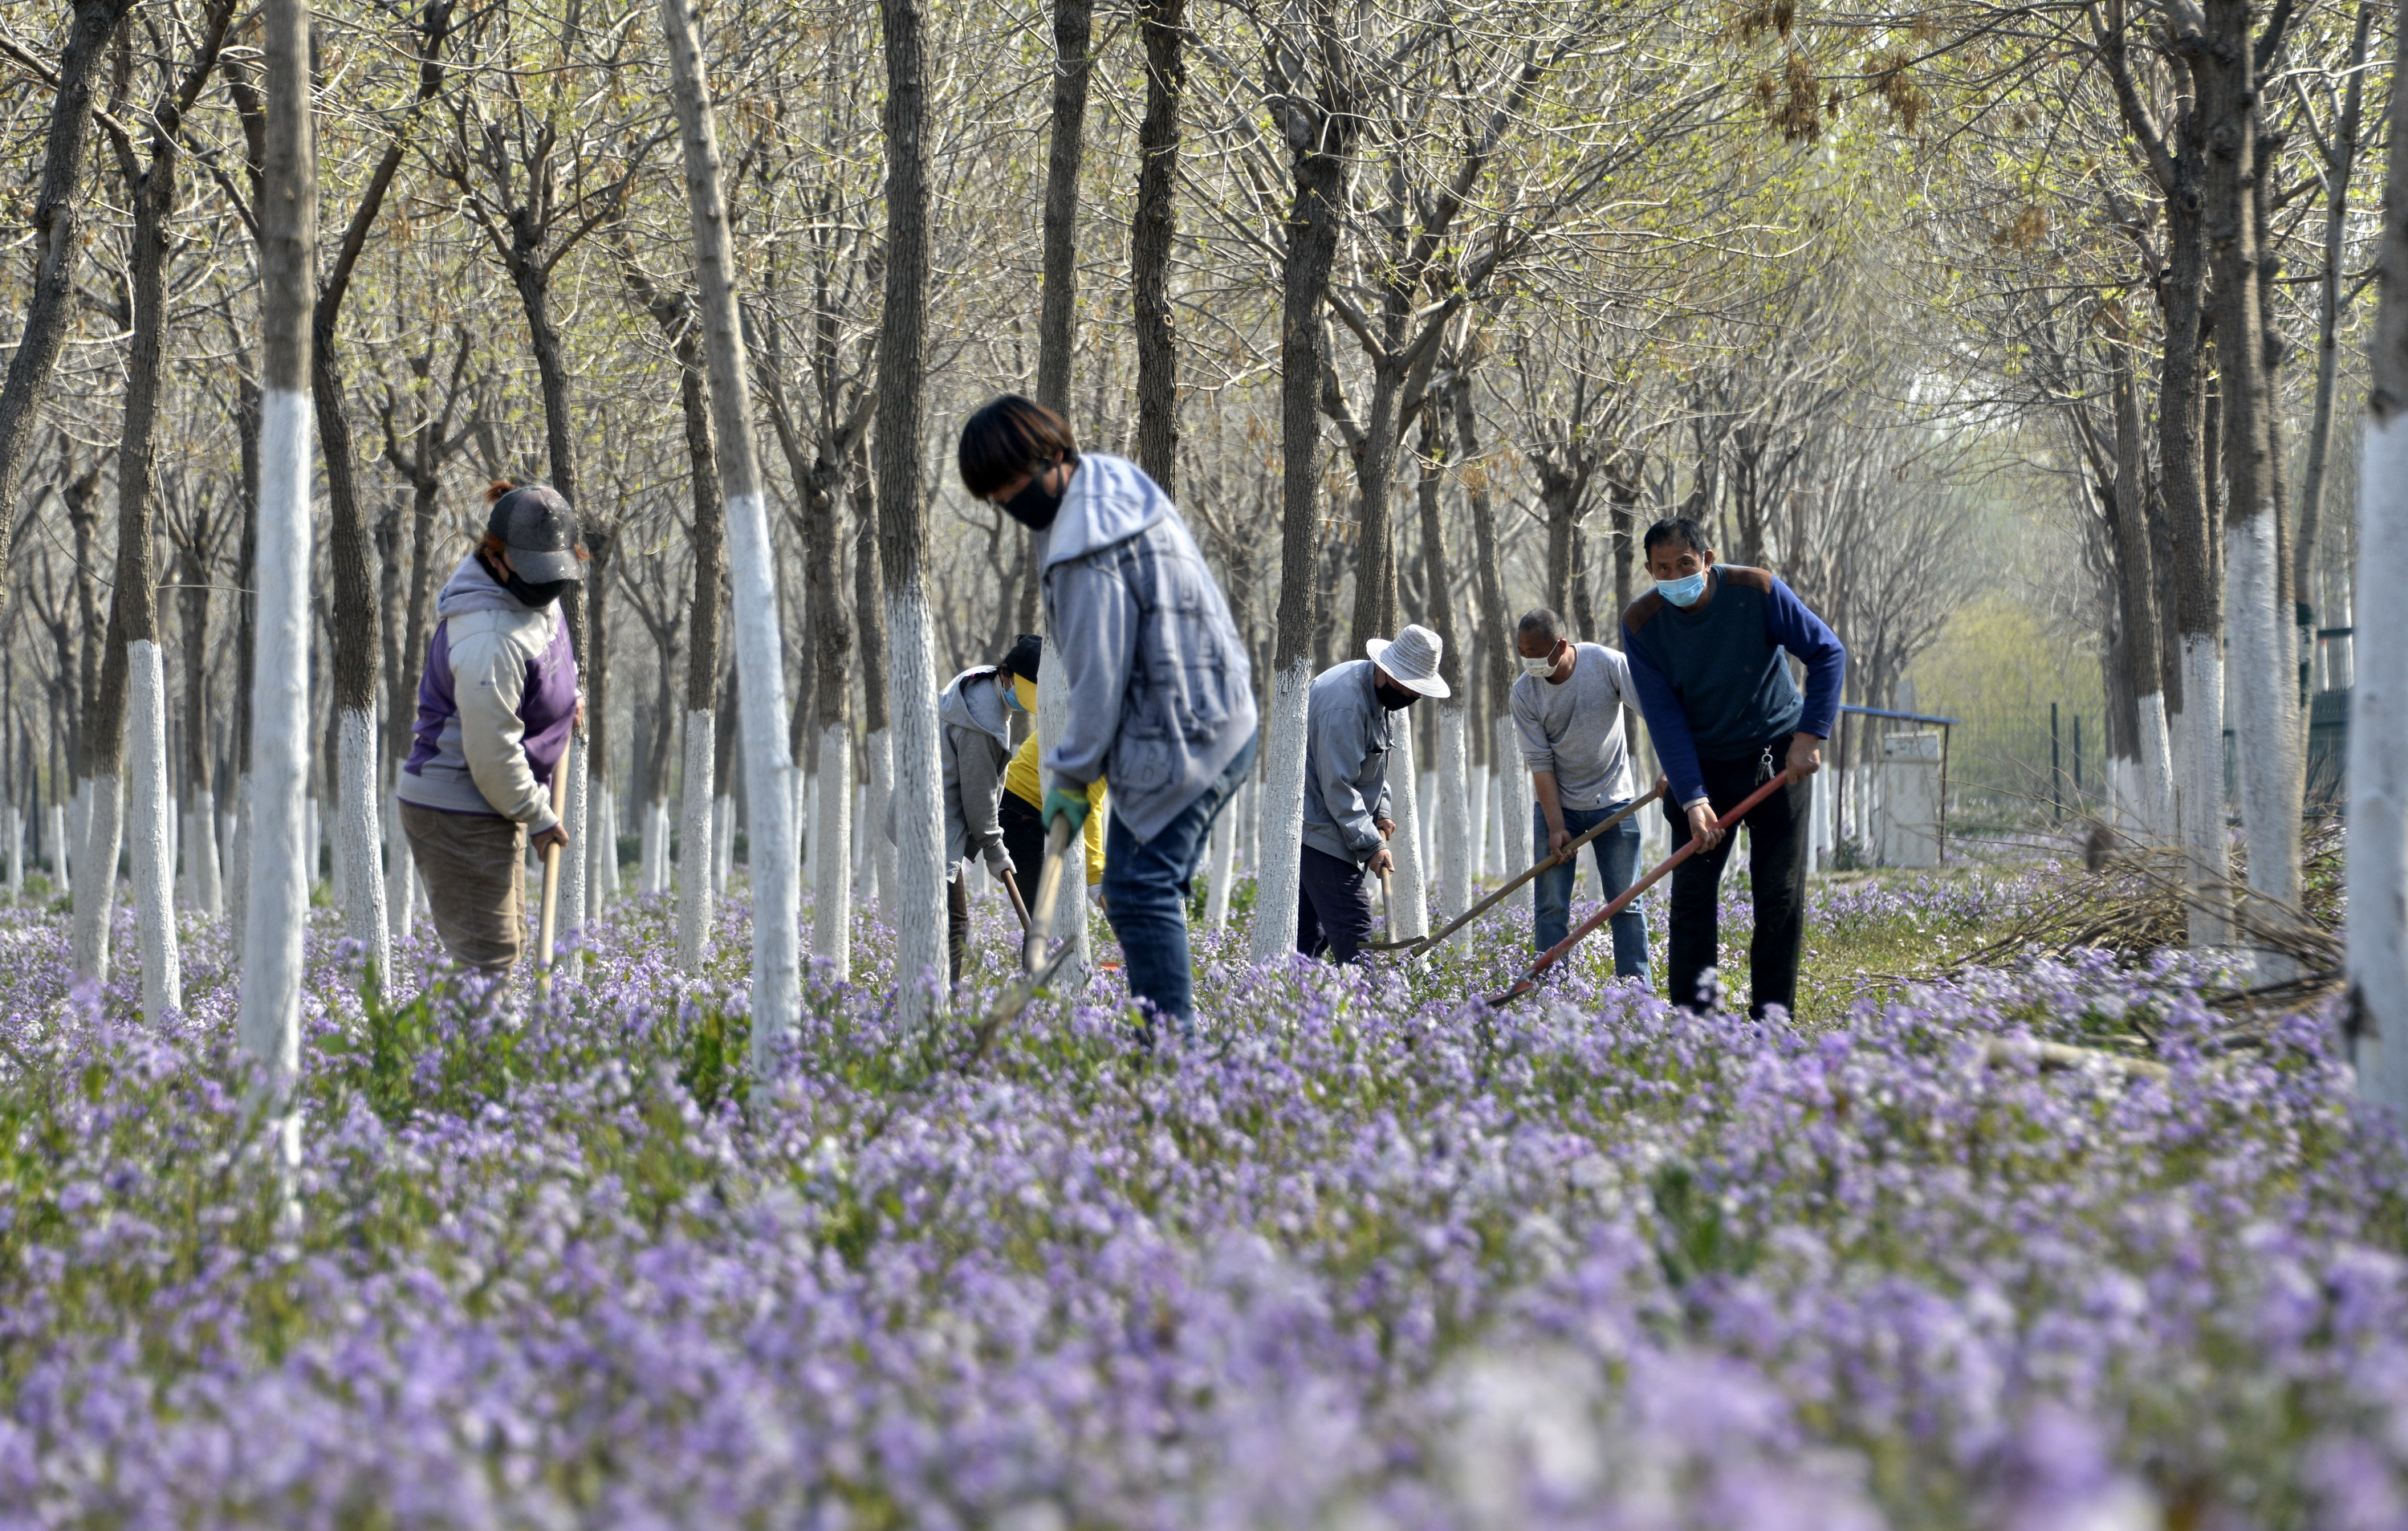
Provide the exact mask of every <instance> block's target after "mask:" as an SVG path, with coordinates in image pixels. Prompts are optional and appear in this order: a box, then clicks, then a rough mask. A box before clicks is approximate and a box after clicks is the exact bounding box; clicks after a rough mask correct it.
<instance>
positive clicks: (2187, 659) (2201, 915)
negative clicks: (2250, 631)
mask: <svg viewBox="0 0 2408 1531" xmlns="http://www.w3.org/2000/svg"><path fill="white" fill-rule="evenodd" d="M2182 665H2183V713H2182V729H2183V735H2184V737H2183V739H2182V741H2181V743H2182V744H2183V755H2184V758H2183V759H2182V760H2181V761H2180V762H2179V763H2180V766H2181V773H2180V774H2179V775H2178V776H2177V778H2176V787H2177V789H2178V791H2179V793H2180V810H2179V811H2180V814H2181V817H2182V844H2183V856H2184V859H2185V860H2186V862H2187V863H2188V874H2189V878H2190V910H2189V916H2190V944H2191V946H2193V947H2194V948H2205V947H2210V946H2226V945H2228V944H2229V943H2230V941H2231V940H2232V922H2231V916H2230V913H2229V904H2228V903H2227V902H2226V900H2227V898H2228V894H2227V892H2226V890H2225V880H2226V878H2228V877H2229V875H2230V874H2231V870H2232V863H2231V859H2230V857H2229V850H2228V846H2227V842H2226V835H2225V827H2224V657H2223V656H2222V655H2221V654H2220V653H2218V652H2217V646H2216V642H2215V639H2214V636H2213V635H2211V634H2203V633H2185V634H2184V635H2183V638H2182Z"/></svg>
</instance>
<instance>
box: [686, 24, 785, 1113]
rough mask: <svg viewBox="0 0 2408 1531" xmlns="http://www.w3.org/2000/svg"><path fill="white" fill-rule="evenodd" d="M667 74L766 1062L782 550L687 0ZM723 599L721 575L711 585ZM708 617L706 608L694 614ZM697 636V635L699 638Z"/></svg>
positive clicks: (778, 851)
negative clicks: (738, 739) (714, 504)
mask: <svg viewBox="0 0 2408 1531" xmlns="http://www.w3.org/2000/svg"><path fill="white" fill-rule="evenodd" d="M661 16H662V24H663V26H664V28H665V29H666V30H667V34H668V39H669V66H670V78H671V81H672V85H673V87H674V94H675V95H676V97H677V106H678V120H679V125H680V126H681V129H682V131H683V137H684V140H685V170H686V210H687V214H688V219H689V222H690V223H691V224H692V225H693V228H694V248H695V262H694V264H695V286H696V290H697V298H698V302H697V307H698V308H699V310H700V311H701V317H702V328H703V335H704V339H705V343H706V351H707V354H708V356H709V359H710V407H711V412H712V424H713V426H714V433H715V435H716V437H717V451H716V454H715V455H716V460H717V462H718V464H719V477H720V481H721V483H722V484H723V485H724V487H725V490H726V496H727V498H726V509H725V520H726V528H727V535H728V537H729V538H730V539H731V540H732V542H733V543H734V548H733V552H734V560H735V574H736V580H737V596H738V599H737V600H736V603H735V605H736V622H737V634H736V658H737V666H738V674H739V676H740V677H741V680H740V685H739V687H738V696H739V698H740V702H739V705H740V707H741V716H742V720H743V729H744V752H745V758H746V761H747V763H748V766H749V770H748V773H747V775H748V779H749V780H750V781H751V782H752V783H753V794H752V803H751V809H752V830H753V832H752V841H753V1042H752V1047H753V1072H754V1075H755V1076H756V1077H758V1076H764V1075H766V1074H767V1071H768V1068H769V1066H770V1064H771V1062H772V1061H773V1059H774V1056H775V1048H776V1047H778V1046H780V1045H781V1044H782V1043H784V1042H785V1041H786V1040H787V1039H788V1038H789V1037H791V1036H792V1035H793V1033H794V1031H795V1028H796V1024H797V1022H798V1020H799V1018H800V1016H799V1011H800V1006H801V970H800V967H799V953H798V952H797V950H796V922H797V917H798V914H799V911H798V909H797V908H796V888H795V880H796V866H795V854H796V852H795V824H794V818H793V816H792V804H793V801H794V794H793V793H792V791H791V790H789V788H788V787H787V777H788V775H789V773H791V772H792V771H793V769H794V760H793V758H792V756H790V755H789V754H788V753H787V749H786V733H785V727H786V667H785V656H784V652H783V645H782V642H781V637H780V623H779V616H778V588H777V581H776V556H775V551H774V549H773V548H772V547H771V545H770V542H769V516H768V508H767V502H766V501H765V500H764V499H763V498H762V491H761V471H760V465H759V463H758V462H757V460H756V459H755V456H754V452H753V390H752V383H751V379H750V371H749V369H748V368H747V366H746V362H745V352H744V332H743V327H742V324H741V321H740V320H739V319H738V314H737V309H736V259H735V253H734V251H733V250H732V248H731V235H730V232H729V228H728V222H727V209H726V197H725V194H724V189H723V179H722V175H721V171H720V159H719V142H718V127H717V124H716V121H715V119H714V116H713V110H712V107H711V102H710V83H709V79H708V78H707V76H706V74H705V72H704V68H703V60H702V49H701V44H700V42H699V40H698V39H697V37H696V36H695V28H694V22H693V16H692V12H690V11H689V10H688V9H687V8H686V4H685V0H662V6H661ZM712 599H714V600H716V599H717V585H716V582H715V581H714V583H713V586H712ZM696 619H697V620H699V619H700V614H699V613H697V614H696ZM695 646H696V647H699V646H700V645H699V644H697V645H695Z"/></svg>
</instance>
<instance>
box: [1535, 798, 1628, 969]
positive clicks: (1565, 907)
mask: <svg viewBox="0 0 2408 1531" xmlns="http://www.w3.org/2000/svg"><path fill="white" fill-rule="evenodd" d="M1623 806H1624V805H1623V804H1622V803H1619V802H1610V803H1607V804H1606V805H1605V806H1604V807H1602V808H1567V809H1565V810H1564V828H1565V829H1566V830H1570V832H1571V836H1572V838H1573V839H1575V840H1577V839H1579V838H1580V837H1581V836H1582V835H1584V834H1585V833H1587V832H1588V831H1589V830H1592V829H1595V828H1596V827H1597V826H1598V825H1599V824H1602V823H1604V822H1605V821H1606V820H1607V819H1609V818H1612V817H1613V815H1614V813H1615V811H1616V810H1618V809H1620V808H1621V807H1623ZM1588 848H1589V851H1590V853H1591V854H1593V855H1594V856H1596V858H1597V884H1598V889H1599V890H1600V891H1602V892H1603V893H1604V894H1605V896H1606V897H1607V898H1608V899H1611V898H1613V896H1614V895H1615V894H1617V893H1619V892H1621V891H1622V890H1623V889H1624V888H1628V887H1629V886H1630V883H1631V879H1632V878H1634V877H1636V876H1637V875H1638V874H1639V816H1638V815H1637V814H1633V815H1631V816H1629V817H1628V818H1626V819H1624V820H1623V821H1622V822H1621V823H1619V824H1617V825H1615V826H1614V827H1613V829H1610V830H1606V831H1605V832H1604V833H1603V834H1601V835H1598V837H1597V838H1596V839H1594V840H1592V841H1590V842H1589V843H1588ZM1546 856H1547V811H1546V810H1545V809H1543V808H1541V807H1539V806H1538V805H1537V804H1535V803H1533V804H1532V805H1531V807H1530V859H1532V860H1534V861H1541V860H1544V859H1546ZM1578 859H1579V858H1577V857H1575V858H1573V859H1572V860H1569V861H1566V862H1565V863H1564V864H1563V865H1561V866H1551V867H1549V868H1548V869H1547V870H1546V871H1544V872H1541V873H1540V874H1539V878H1538V897H1537V905H1538V907H1537V910H1536V917H1535V919H1534V920H1533V933H1534V935H1535V936H1536V938H1537V940H1538V944H1539V950H1541V951H1546V950H1548V949H1550V948H1551V947H1553V946H1555V943H1556V942H1558V941H1561V940H1562V939H1563V938H1564V937H1565V936H1567V935H1570V933H1571V929H1572V877H1573V875H1574V874H1575V873H1577V872H1578V871H1579V868H1578V866H1577V865H1575V862H1577V861H1578ZM1613 975H1614V976H1615V977H1617V978H1641V979H1643V978H1645V977H1646V976H1647V917H1646V915H1644V914H1643V913H1641V911H1640V908H1639V901H1638V900H1637V899H1633V900H1631V901H1630V906H1629V907H1628V908H1627V909H1625V910H1623V911H1622V913H1620V914H1618V915H1616V916H1614V917H1613Z"/></svg>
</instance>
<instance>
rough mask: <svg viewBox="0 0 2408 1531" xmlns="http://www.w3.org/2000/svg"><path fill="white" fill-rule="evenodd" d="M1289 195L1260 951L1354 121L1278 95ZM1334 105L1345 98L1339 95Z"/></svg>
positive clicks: (1313, 533)
mask: <svg viewBox="0 0 2408 1531" xmlns="http://www.w3.org/2000/svg"><path fill="white" fill-rule="evenodd" d="M1311 8H1312V30H1313V32H1314V34H1315V36H1314V39H1313V40H1314V43H1315V44H1316V51H1326V50H1328V49H1333V48H1335V47H1337V46H1339V45H1338V44H1337V42H1336V39H1335V37H1334V36H1333V34H1332V32H1331V19H1330V17H1329V15H1328V6H1327V4H1326V0H1315V4H1313V6H1312V7H1311ZM1284 105H1286V106H1287V107H1288V109H1289V114H1290V115H1291V116H1292V117H1294V118H1297V119H1298V120H1300V122H1301V124H1302V125H1301V126H1300V127H1291V128H1290V129H1289V134H1290V137H1289V146H1290V148H1291V150H1292V151H1293V152H1294V156H1295V160H1294V165H1295V174H1296V195H1295V199H1294V201H1293V202H1292V203H1291V204H1290V207H1289V211H1288V218H1287V250H1286V253H1285V254H1284V256H1283V259H1282V261H1281V263H1280V289H1281V291H1280V455H1281V466H1280V603H1279V619H1278V624H1279V625H1278V636H1277V638H1276V640H1275V644H1276V646H1275V648H1274V650H1273V661H1272V662H1273V666H1274V670H1273V675H1272V680H1271V707H1270V726H1269V729H1268V730H1267V737H1266V739H1265V741H1264V744H1265V747H1264V750H1263V752H1262V758H1263V762H1264V764H1263V794H1262V831H1261V832H1262V859H1261V862H1260V863H1259V865H1258V866H1257V867H1256V869H1255V874H1254V877H1255V882H1254V890H1255V891H1254V936H1253V940H1252V942H1251V943H1250V945H1249V955H1250V956H1251V957H1252V959H1253V960H1255V961H1258V962H1259V961H1265V960H1269V959H1272V958H1275V957H1278V956H1280V955H1282V954H1283V953H1284V952H1286V951H1289V950H1291V949H1292V948H1293V947H1294V946H1295V944H1296V908H1297V876H1298V874H1299V872H1300V871H1301V868H1302V863H1303V852H1304V839H1303V835H1304V743H1305V739H1304V725H1305V711H1306V704H1307V701H1308V697H1307V693H1308V691H1309V690H1310V688H1311V686H1312V642H1313V630H1314V628H1315V627H1316V625H1317V618H1318V617H1319V615H1320V614H1319V612H1318V611H1317V610H1316V609H1315V608H1316V607H1317V605H1318V604H1319V602H1318V601H1317V600H1316V599H1315V597H1316V595H1317V594H1318V591H1317V580H1318V576H1319V573H1320V571H1319V569H1318V567H1317V564H1318V561H1319V560H1318V558H1317V555H1318V553H1319V551H1320V545H1321V542H1322V528H1321V483H1320V480H1321V472H1320V469H1321V462H1320V457H1321V400H1320V394H1321V374H1322V369H1323V368H1325V367H1326V366H1327V365H1328V358H1327V356H1326V354H1325V351H1326V338H1325V336H1324V333H1323V330H1322V323H1321V312H1322V307H1323V305H1324V303H1325V302H1326V300H1327V298H1328V296H1329V272H1330V267H1331V266H1332V265H1333V264H1334V262H1335V261H1336V258H1337V253H1338V234H1339V224H1340V219H1341V217H1342V216H1343V213H1344V209H1345V207H1346V197H1347V184H1346V182H1347V163H1348V158H1349V156H1350V155H1351V154H1352V152H1353V150H1354V142H1355V131H1356V128H1355V118H1354V117H1353V116H1352V115H1351V114H1350V113H1346V112H1344V111H1342V110H1341V111H1339V112H1336V113H1331V114H1328V115H1327V116H1326V118H1324V119H1322V120H1320V121H1314V120H1313V118H1314V113H1313V111H1312V109H1310V108H1318V107H1320V106H1321V103H1318V102H1313V103H1310V104H1307V103H1296V102H1290V103H1284ZM1341 105H1342V103H1341Z"/></svg>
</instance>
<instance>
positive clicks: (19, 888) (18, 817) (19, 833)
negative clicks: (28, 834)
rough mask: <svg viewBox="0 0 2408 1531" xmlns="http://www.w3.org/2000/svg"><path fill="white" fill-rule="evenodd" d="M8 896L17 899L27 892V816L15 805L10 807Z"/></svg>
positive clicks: (11, 804)
mask: <svg viewBox="0 0 2408 1531" xmlns="http://www.w3.org/2000/svg"><path fill="white" fill-rule="evenodd" d="M8 830H9V834H10V839H9V841H8V896H9V897H11V898H15V897H16V896H17V895H18V894H21V893H22V892H24V891H25V816H24V815H23V814H22V813H20V812H18V810H17V805H16V804H15V803H13V802H12V803H10V804H9V805H8Z"/></svg>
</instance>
